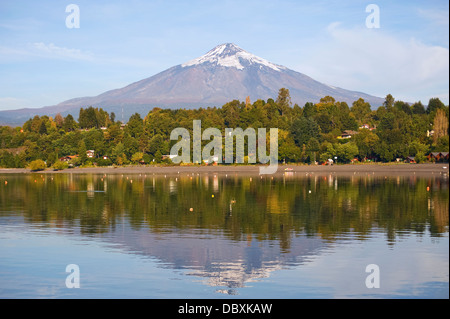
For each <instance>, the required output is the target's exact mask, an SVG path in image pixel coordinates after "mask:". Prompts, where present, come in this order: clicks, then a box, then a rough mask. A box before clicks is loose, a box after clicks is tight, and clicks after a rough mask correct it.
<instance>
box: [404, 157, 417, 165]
mask: <svg viewBox="0 0 450 319" xmlns="http://www.w3.org/2000/svg"><path fill="white" fill-rule="evenodd" d="M405 161H406V163H411V164H415V163H416V158H415V157H414V156H408V157H407V158H406V160H405Z"/></svg>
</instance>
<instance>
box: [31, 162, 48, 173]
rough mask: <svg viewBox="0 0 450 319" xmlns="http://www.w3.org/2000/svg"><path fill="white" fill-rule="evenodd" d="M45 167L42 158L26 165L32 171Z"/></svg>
mask: <svg viewBox="0 0 450 319" xmlns="http://www.w3.org/2000/svg"><path fill="white" fill-rule="evenodd" d="M46 167H47V165H46V164H45V162H44V161H43V160H35V161H32V162H31V163H30V165H29V166H28V168H29V169H31V170H32V171H42V170H44V169H45V168H46Z"/></svg>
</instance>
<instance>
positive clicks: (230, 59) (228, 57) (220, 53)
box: [181, 43, 286, 71]
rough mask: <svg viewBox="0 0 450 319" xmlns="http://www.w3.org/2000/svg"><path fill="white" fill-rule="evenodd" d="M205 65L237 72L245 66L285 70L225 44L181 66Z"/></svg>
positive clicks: (232, 44)
mask: <svg viewBox="0 0 450 319" xmlns="http://www.w3.org/2000/svg"><path fill="white" fill-rule="evenodd" d="M205 63H210V64H213V65H219V66H224V67H229V68H236V69H238V70H243V69H245V67H246V66H249V65H259V66H260V68H262V67H268V68H271V69H272V70H275V71H281V70H284V69H286V68H285V67H284V66H281V65H276V64H273V63H271V62H269V61H267V60H265V59H262V58H260V57H258V56H256V55H254V54H251V53H249V52H247V51H245V50H243V49H241V48H240V47H238V46H237V45H235V44H234V43H225V44H221V45H218V46H216V47H215V48H214V49H212V50H211V51H209V52H208V53H206V54H205V55H202V56H201V57H199V58H196V59H193V60H191V61H189V62H186V63H184V64H182V65H181V66H182V67H188V66H194V65H199V64H205Z"/></svg>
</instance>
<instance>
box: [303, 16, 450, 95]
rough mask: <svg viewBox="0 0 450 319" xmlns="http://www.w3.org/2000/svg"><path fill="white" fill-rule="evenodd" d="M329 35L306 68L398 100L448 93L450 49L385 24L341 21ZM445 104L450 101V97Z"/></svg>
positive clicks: (339, 83)
mask: <svg viewBox="0 0 450 319" xmlns="http://www.w3.org/2000/svg"><path fill="white" fill-rule="evenodd" d="M327 32H328V39H327V41H324V42H321V43H322V44H321V45H320V46H318V47H315V48H312V50H311V53H310V56H308V57H306V58H305V59H304V61H305V62H307V64H301V65H299V66H298V70H299V71H300V72H303V73H306V74H308V75H310V76H312V77H313V78H315V79H317V80H319V81H322V82H325V83H328V84H331V85H335V86H340V87H343V88H346V89H353V90H359V91H363V92H366V93H369V94H374V95H378V96H381V97H384V96H385V95H386V94H388V93H391V94H392V95H393V96H394V97H395V98H396V99H402V100H405V101H409V102H415V101H417V100H422V102H428V99H429V98H430V97H434V96H436V95H440V96H445V95H447V96H448V85H449V81H448V77H449V50H448V49H447V48H444V47H441V46H430V45H426V44H424V43H422V42H420V41H418V40H417V39H414V38H410V39H402V38H398V37H396V36H394V35H390V34H387V33H386V32H385V31H384V30H383V29H382V28H380V29H367V28H354V29H346V28H344V27H342V26H341V24H339V23H332V24H330V25H329V26H328V28H327ZM444 103H448V98H447V100H446V101H444Z"/></svg>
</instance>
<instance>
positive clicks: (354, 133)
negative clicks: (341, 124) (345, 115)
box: [338, 130, 358, 139]
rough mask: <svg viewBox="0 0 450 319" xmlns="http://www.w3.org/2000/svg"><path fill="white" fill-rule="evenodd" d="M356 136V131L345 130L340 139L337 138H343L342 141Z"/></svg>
mask: <svg viewBox="0 0 450 319" xmlns="http://www.w3.org/2000/svg"><path fill="white" fill-rule="evenodd" d="M356 134H358V132H356V131H352V130H345V131H344V132H343V133H342V134H341V136H340V137H338V138H343V139H347V138H352V136H353V135H356Z"/></svg>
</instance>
